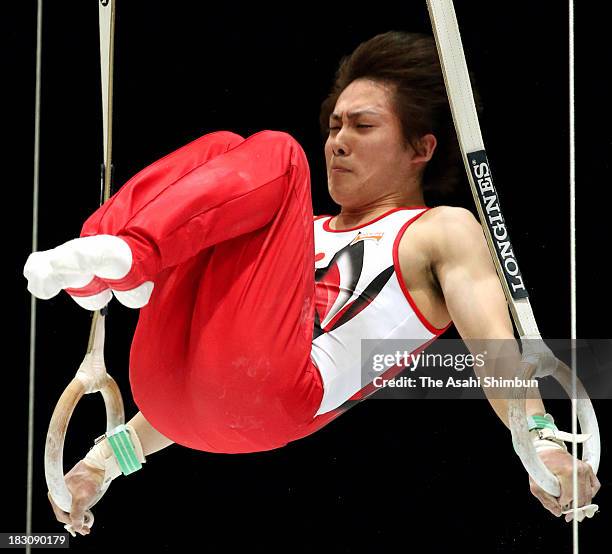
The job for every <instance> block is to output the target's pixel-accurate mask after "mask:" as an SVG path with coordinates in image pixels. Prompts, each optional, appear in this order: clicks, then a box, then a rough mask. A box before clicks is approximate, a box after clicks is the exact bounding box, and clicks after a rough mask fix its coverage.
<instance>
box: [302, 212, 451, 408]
mask: <svg viewBox="0 0 612 554" xmlns="http://www.w3.org/2000/svg"><path fill="white" fill-rule="evenodd" d="M425 211H427V208H425V207H418V208H396V209H393V210H389V211H388V212H386V213H385V214H383V215H382V216H380V217H378V218H376V219H374V220H372V221H370V222H369V223H366V224H363V225H360V226H358V227H353V228H351V229H343V230H334V229H332V228H331V227H330V220H331V218H332V216H327V217H322V218H319V219H317V220H316V221H315V223H314V226H315V267H316V268H317V274H316V281H317V285H316V286H317V310H316V313H315V318H316V319H315V336H314V337H313V341H312V359H313V361H314V362H315V364H316V365H317V367H318V368H319V371H320V372H321V376H322V378H323V385H324V393H323V400H322V402H321V406H320V407H319V410H318V411H317V414H320V413H325V412H328V411H330V410H332V409H334V408H337V407H338V406H340V405H342V404H343V403H344V402H345V401H346V400H348V399H349V398H351V397H352V396H353V395H354V394H355V393H357V392H358V391H360V390H361V389H362V372H361V363H362V360H361V356H362V348H361V340H362V339H372V340H375V339H411V346H412V347H414V348H417V349H418V348H419V347H422V346H424V345H427V344H428V343H429V342H431V340H432V339H435V338H437V337H438V336H439V335H440V334H441V333H443V332H444V331H445V330H446V329H447V328H448V327H446V328H443V329H437V328H435V327H433V326H432V325H431V324H430V323H429V322H428V321H427V320H426V319H425V318H424V317H423V315H422V314H421V313H420V312H419V310H418V308H417V307H416V306H415V304H414V302H413V300H412V298H411V297H410V293H409V292H408V290H407V289H406V286H405V284H404V281H403V279H402V276H401V270H400V267H399V260H398V254H397V252H398V246H399V241H400V239H401V237H402V235H403V233H404V231H405V230H406V228H407V227H408V226H409V225H410V224H411V223H412V222H414V221H415V220H416V219H418V218H419V217H420V216H421V215H422V214H423V213H425ZM412 341H417V342H412Z"/></svg>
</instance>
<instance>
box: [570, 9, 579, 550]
mask: <svg viewBox="0 0 612 554" xmlns="http://www.w3.org/2000/svg"><path fill="white" fill-rule="evenodd" d="M569 138H570V144H569V173H570V175H569V178H570V296H571V301H570V302H571V307H570V319H571V337H570V339H571V340H570V345H571V352H572V398H571V401H572V434H573V435H574V440H572V488H573V500H572V505H573V508H574V519H573V521H572V543H573V552H574V554H578V519H577V518H576V509H577V508H578V443H577V442H576V433H577V432H578V421H577V411H576V404H577V402H578V399H577V395H576V367H577V364H576V347H577V344H576V149H575V119H574V0H569Z"/></svg>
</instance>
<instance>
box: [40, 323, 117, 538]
mask: <svg viewBox="0 0 612 554" xmlns="http://www.w3.org/2000/svg"><path fill="white" fill-rule="evenodd" d="M93 317H94V321H93V322H92V338H90V348H89V349H88V352H87V354H86V355H85V358H84V359H83V362H82V363H81V365H80V367H79V369H78V371H77V372H76V375H75V376H74V378H73V379H72V381H71V382H70V384H69V385H68V386H67V387H66V389H65V390H64V392H63V393H62V396H61V397H60V399H59V401H58V403H57V405H56V406H55V410H54V411H53V415H52V416H51V421H50V423H49V429H48V431H47V441H46V444H45V479H46V481H47V487H48V489H49V494H50V495H51V498H52V499H53V502H55V504H57V506H58V507H59V508H60V509H61V510H63V511H65V512H68V513H70V510H71V509H72V495H71V494H70V491H69V490H68V487H67V486H66V481H65V478H64V440H65V438H66V431H67V430H68V424H69V422H70V418H71V417H72V413H73V412H74V409H75V407H76V405H77V404H78V402H79V400H81V398H82V397H83V395H84V394H90V393H94V392H100V393H102V397H103V398H104V404H105V406H106V431H107V432H109V431H111V430H112V429H114V428H115V427H117V426H118V425H121V424H123V423H125V412H124V408H123V399H122V398H121V392H120V390H119V387H118V386H117V383H116V382H115V380H114V379H113V378H112V377H111V376H110V375H109V374H108V373H107V372H106V367H105V364H104V320H105V316H103V315H102V314H100V312H95V313H94V316H93ZM105 492H106V488H104V487H103V488H102V489H101V490H100V492H99V493H98V494H97V496H96V497H95V498H94V501H93V503H92V504H91V505H90V506H89V507H90V508H91V507H92V506H95V505H96V503H97V502H98V501H99V500H100V498H102V496H103V495H104V493H105ZM93 521H94V517H93V513H92V512H91V511H90V510H87V511H86V512H85V519H84V524H85V525H86V526H87V527H89V528H91V526H92V525H93ZM65 527H66V529H67V530H68V531H69V532H70V533H71V534H72V535H73V536H74V530H73V529H72V526H71V525H66V526H65Z"/></svg>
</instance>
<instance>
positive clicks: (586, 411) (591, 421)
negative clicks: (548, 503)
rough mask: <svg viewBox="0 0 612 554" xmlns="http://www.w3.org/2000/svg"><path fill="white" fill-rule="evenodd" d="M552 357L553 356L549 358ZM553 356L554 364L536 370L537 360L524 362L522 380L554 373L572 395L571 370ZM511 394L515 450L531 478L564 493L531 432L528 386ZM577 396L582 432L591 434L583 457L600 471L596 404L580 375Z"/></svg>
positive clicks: (553, 491) (551, 491) (555, 493)
mask: <svg viewBox="0 0 612 554" xmlns="http://www.w3.org/2000/svg"><path fill="white" fill-rule="evenodd" d="M553 358H554V357H552V356H551V358H549V360H552V359H553ZM554 360H555V361H556V365H554V366H552V367H551V363H550V362H549V364H548V365H549V367H546V368H543V369H542V370H541V371H538V372H537V373H536V369H537V366H536V364H535V363H530V362H525V361H524V362H522V363H521V368H522V375H521V376H520V379H523V381H522V382H526V381H525V380H530V379H532V378H533V377H534V376H536V377H542V376H545V375H552V376H553V377H554V378H555V379H556V380H557V381H558V382H559V384H560V385H561V386H562V387H563V389H564V390H565V392H566V393H567V394H568V396H569V397H570V398H571V397H572V371H571V369H570V368H569V367H567V365H566V364H564V363H563V362H562V361H560V360H558V359H556V358H554ZM512 394H513V398H512V399H511V400H510V401H509V406H508V419H509V423H510V430H511V432H512V440H513V442H514V446H515V449H516V452H517V454H518V455H519V458H520V459H521V462H522V463H523V466H524V467H525V469H526V470H527V472H528V473H529V475H530V476H531V477H532V479H533V480H534V481H535V482H536V483H537V484H538V485H539V486H540V487H541V488H542V489H544V490H545V491H546V492H547V493H548V494H551V495H553V496H555V497H558V496H560V494H561V487H560V485H559V481H558V480H557V478H556V477H555V476H554V474H553V473H551V471H550V470H549V469H548V468H547V467H546V466H545V465H544V464H543V463H542V461H541V460H540V458H539V456H538V455H537V453H536V450H535V447H534V445H533V442H532V438H531V436H530V434H529V429H528V425H527V413H526V405H525V400H526V397H527V389H526V388H525V387H515V388H513V392H512ZM576 398H577V400H576V413H577V416H578V421H579V423H580V430H581V432H582V433H586V434H589V435H590V437H589V438H588V439H587V440H586V441H585V442H583V444H582V461H583V462H586V463H588V464H589V465H590V466H591V467H592V468H593V471H594V472H595V473H597V470H598V469H599V458H600V454H601V444H600V438H599V425H598V423H597V416H596V415H595V410H594V409H593V404H592V403H591V400H590V399H589V397H588V395H587V393H586V390H585V389H584V386H583V385H582V383H581V382H580V380H579V379H578V377H576Z"/></svg>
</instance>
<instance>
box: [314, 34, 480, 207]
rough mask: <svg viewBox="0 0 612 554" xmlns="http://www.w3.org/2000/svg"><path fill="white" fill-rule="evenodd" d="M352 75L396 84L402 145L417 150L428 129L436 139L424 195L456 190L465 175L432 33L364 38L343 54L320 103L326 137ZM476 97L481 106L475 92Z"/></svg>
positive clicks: (425, 174) (395, 102)
mask: <svg viewBox="0 0 612 554" xmlns="http://www.w3.org/2000/svg"><path fill="white" fill-rule="evenodd" d="M356 79H371V80H373V81H377V82H380V83H384V84H390V85H394V86H393V90H394V98H393V105H394V107H395V112H396V114H397V115H398V117H399V119H400V121H401V125H402V131H403V134H404V138H405V140H406V143H405V144H410V145H411V146H412V147H413V148H415V150H417V151H418V150H419V148H418V146H419V145H418V141H419V138H420V137H422V136H423V135H425V134H427V133H432V134H433V135H434V136H435V137H436V139H437V146H436V150H435V151H434V154H433V156H432V158H431V160H430V161H429V162H428V163H427V165H426V167H425V170H424V172H423V176H422V186H423V194H424V195H425V196H426V197H428V196H429V197H432V196H433V197H434V198H438V199H442V198H444V197H446V196H448V195H449V194H450V193H452V192H454V191H455V189H456V185H457V183H458V182H459V181H460V179H461V176H462V175H463V169H462V161H461V153H460V150H459V143H458V141H457V135H456V133H455V127H454V125H453V120H452V115H451V111H450V106H449V103H448V97H447V94H446V88H445V86H444V78H443V76H442V70H441V67H440V61H439V58H438V52H437V49H436V44H435V41H434V39H433V37H431V36H428V35H424V34H421V33H407V32H403V31H389V32H387V33H383V34H379V35H376V36H375V37H373V38H371V39H369V40H367V41H366V42H362V43H361V44H360V45H359V46H358V47H357V48H356V49H355V50H354V51H353V53H352V54H350V55H348V56H344V57H343V58H342V59H341V61H340V65H339V67H338V70H337V71H336V75H335V79H334V83H333V86H332V88H331V92H330V93H329V95H328V96H327V98H326V99H325V100H324V101H323V103H322V104H321V111H320V117H319V124H320V127H321V133H322V136H323V138H324V140H325V139H326V137H327V134H328V132H329V116H330V114H331V113H332V111H333V109H334V106H335V105H336V102H337V100H338V97H339V96H340V94H341V93H342V91H343V90H344V89H345V88H346V87H347V86H348V85H349V84H350V83H351V82H353V81H354V80H356ZM474 96H475V98H476V103H477V106H478V107H479V108H480V106H479V104H480V103H479V101H478V96H477V93H476V91H474ZM434 203H435V202H434Z"/></svg>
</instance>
